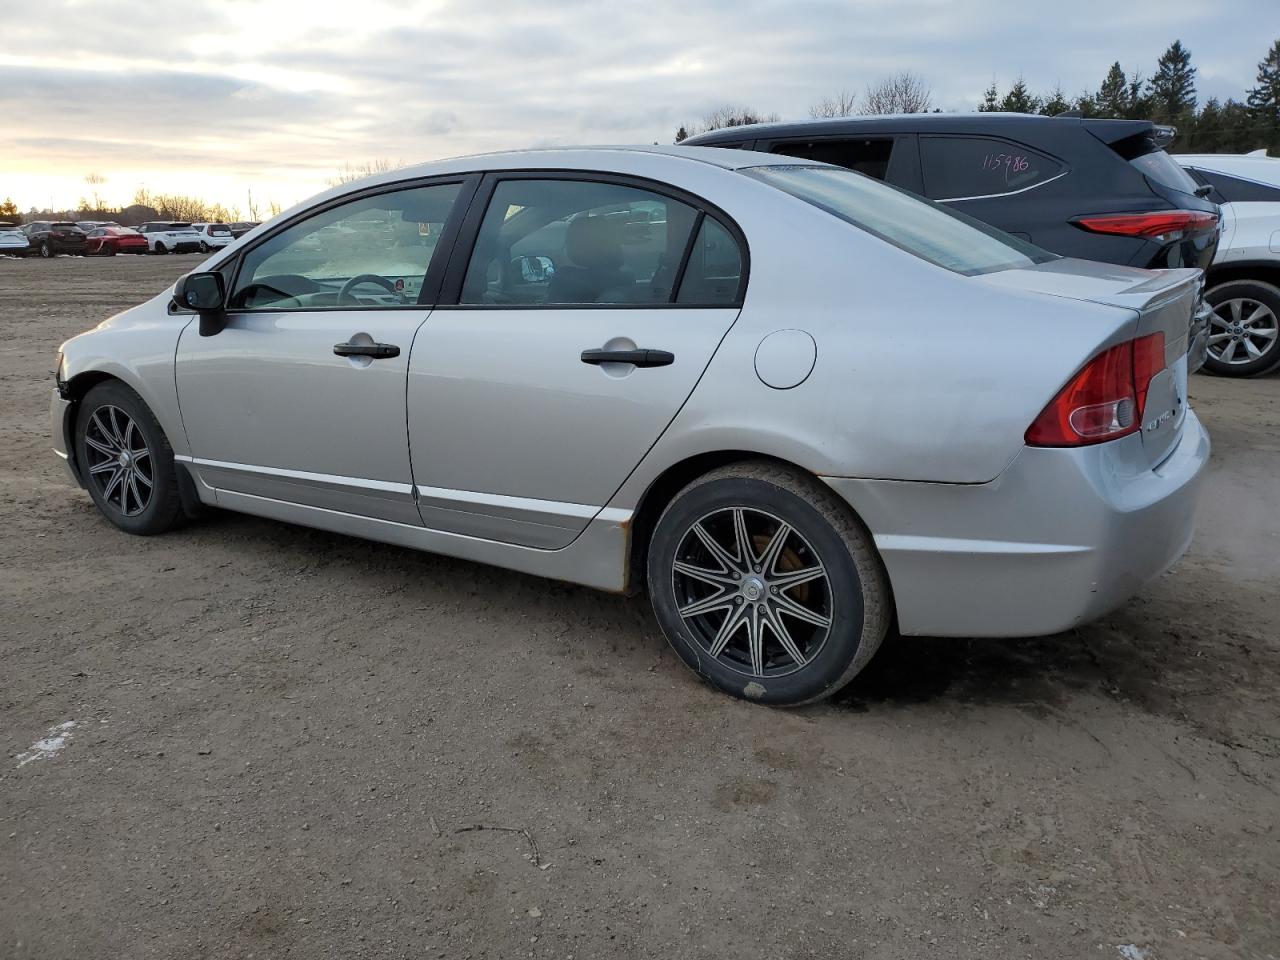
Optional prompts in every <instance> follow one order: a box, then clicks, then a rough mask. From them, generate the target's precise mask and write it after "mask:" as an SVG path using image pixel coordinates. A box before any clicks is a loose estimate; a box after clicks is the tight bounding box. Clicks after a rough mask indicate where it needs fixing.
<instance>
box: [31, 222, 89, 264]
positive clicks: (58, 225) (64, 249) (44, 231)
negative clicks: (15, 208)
mask: <svg viewBox="0 0 1280 960" xmlns="http://www.w3.org/2000/svg"><path fill="white" fill-rule="evenodd" d="M22 232H23V233H25V234H26V235H27V244H28V247H29V249H30V250H32V251H34V252H36V253H38V254H40V256H42V257H52V256H53V255H54V254H58V253H78V254H80V255H81V256H84V245H85V232H84V231H83V230H81V229H80V228H79V227H77V226H76V225H75V224H74V223H71V222H70V221H63V220H56V221H50V220H37V221H35V222H34V223H28V224H26V225H25V226H23V228H22Z"/></svg>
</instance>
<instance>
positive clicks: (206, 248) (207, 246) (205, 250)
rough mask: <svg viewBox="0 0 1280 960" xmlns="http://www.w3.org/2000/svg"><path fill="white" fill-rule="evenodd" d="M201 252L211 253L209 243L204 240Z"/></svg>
mask: <svg viewBox="0 0 1280 960" xmlns="http://www.w3.org/2000/svg"><path fill="white" fill-rule="evenodd" d="M200 252H201V253H208V252H209V245H208V244H207V243H205V242H204V241H203V240H201V241H200Z"/></svg>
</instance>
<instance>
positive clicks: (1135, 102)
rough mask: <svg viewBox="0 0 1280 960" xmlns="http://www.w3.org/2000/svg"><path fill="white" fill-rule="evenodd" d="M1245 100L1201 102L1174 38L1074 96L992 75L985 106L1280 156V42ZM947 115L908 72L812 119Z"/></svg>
mask: <svg viewBox="0 0 1280 960" xmlns="http://www.w3.org/2000/svg"><path fill="white" fill-rule="evenodd" d="M1243 94H1244V99H1242V100H1236V99H1235V98H1232V97H1229V98H1227V100H1225V101H1220V100H1219V99H1218V98H1217V97H1210V98H1209V99H1208V100H1206V101H1205V102H1204V103H1203V104H1200V103H1199V102H1198V99H1197V97H1196V68H1195V66H1194V65H1193V64H1192V62H1191V51H1190V50H1188V49H1187V48H1186V47H1185V46H1183V44H1182V41H1180V40H1175V41H1174V42H1173V43H1172V44H1171V45H1170V46H1169V48H1168V49H1167V50H1165V52H1164V54H1163V55H1162V56H1161V57H1160V60H1159V62H1158V63H1157V64H1156V69H1155V72H1154V73H1153V74H1152V75H1151V76H1150V77H1147V76H1145V75H1144V74H1143V73H1142V71H1141V70H1134V72H1133V73H1132V74H1128V73H1126V72H1125V70H1124V68H1123V67H1122V66H1121V65H1120V63H1119V62H1118V61H1117V62H1116V63H1113V64H1112V65H1111V67H1110V69H1108V70H1107V73H1106V76H1104V77H1103V78H1102V83H1101V84H1100V85H1099V86H1098V89H1097V90H1096V91H1093V90H1085V91H1082V92H1081V93H1079V94H1077V95H1075V96H1069V95H1068V94H1067V93H1066V92H1065V91H1064V90H1063V89H1062V87H1061V85H1059V86H1058V87H1056V88H1055V89H1053V90H1051V91H1049V92H1048V93H1033V92H1032V91H1031V89H1030V88H1029V87H1028V86H1027V82H1026V80H1025V79H1023V78H1022V77H1019V78H1018V79H1017V80H1016V81H1014V83H1013V85H1012V86H1010V87H1009V89H1008V90H1007V91H1004V92H1001V90H1000V87H999V85H998V84H997V83H996V82H995V81H994V80H993V81H992V82H991V86H990V87H988V88H987V91H986V94H985V95H984V97H983V100H982V102H981V103H980V104H979V105H978V110H979V111H993V110H1003V111H1008V112H1011V113H1039V114H1044V115H1046V116H1055V115H1057V114H1060V113H1068V112H1071V111H1076V112H1078V113H1079V114H1080V115H1081V116H1085V117H1102V118H1107V119H1131V120H1154V121H1156V122H1157V123H1163V124H1172V125H1173V126H1175V127H1177V128H1178V136H1177V138H1176V139H1175V140H1174V142H1173V146H1172V147H1171V149H1172V150H1173V151H1174V152H1180V153H1247V152H1249V151H1250V150H1257V149H1258V148H1260V147H1265V148H1267V150H1268V151H1270V152H1272V153H1275V154H1278V155H1280V40H1276V41H1275V42H1274V43H1273V44H1272V45H1271V49H1270V50H1269V51H1268V52H1267V55H1266V56H1265V57H1264V58H1263V59H1262V60H1261V61H1260V62H1259V63H1258V74H1257V82H1256V83H1255V84H1254V86H1253V87H1251V88H1250V89H1249V90H1247V91H1243ZM929 111H932V112H934V113H938V112H941V111H939V110H938V109H937V108H936V107H934V105H933V96H932V91H931V90H930V88H929V85H928V84H927V83H926V82H925V81H924V80H923V79H922V78H920V77H918V76H916V75H915V74H913V73H911V72H910V71H908V70H903V71H899V72H898V73H897V74H895V75H893V76H891V77H888V78H886V79H883V80H880V81H879V82H877V83H874V84H872V85H870V86H869V87H867V89H866V90H865V91H864V92H863V93H861V94H858V93H856V92H854V91H850V90H847V89H846V90H840V91H838V92H836V93H834V94H832V95H829V96H825V97H822V98H821V99H819V100H816V101H815V102H814V103H813V104H812V105H810V107H809V116H810V117H813V118H815V119H817V118H823V117H848V116H855V115H858V114H877V113H925V112H929ZM777 119H778V115H777V114H776V113H769V112H767V111H764V110H760V109H758V108H756V107H742V106H735V107H720V108H718V109H716V110H713V111H711V112H710V113H708V114H707V115H706V116H704V117H703V118H702V121H701V122H700V123H686V124H682V125H681V127H680V129H679V130H677V131H676V136H675V141H676V143H679V142H681V141H682V140H684V139H685V138H686V137H689V136H692V135H693V134H695V133H702V132H703V131H707V130H717V129H720V128H722V127H738V126H744V125H747V124H752V123H762V122H769V121H772V120H777Z"/></svg>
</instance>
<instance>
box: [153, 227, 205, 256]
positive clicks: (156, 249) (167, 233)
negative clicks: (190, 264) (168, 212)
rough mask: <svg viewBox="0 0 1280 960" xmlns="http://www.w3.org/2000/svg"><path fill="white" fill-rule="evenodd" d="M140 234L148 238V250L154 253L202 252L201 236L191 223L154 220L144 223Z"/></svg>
mask: <svg viewBox="0 0 1280 960" xmlns="http://www.w3.org/2000/svg"><path fill="white" fill-rule="evenodd" d="M138 232H139V233H141V234H142V235H143V237H145V238H146V241H147V249H148V250H150V251H151V252H152V253H197V252H199V250H200V234H199V233H197V232H196V228H195V227H193V226H192V225H191V224H189V223H182V222H175V221H172V220H153V221H151V222H150V223H144V224H143V225H142V226H141V227H139V228H138Z"/></svg>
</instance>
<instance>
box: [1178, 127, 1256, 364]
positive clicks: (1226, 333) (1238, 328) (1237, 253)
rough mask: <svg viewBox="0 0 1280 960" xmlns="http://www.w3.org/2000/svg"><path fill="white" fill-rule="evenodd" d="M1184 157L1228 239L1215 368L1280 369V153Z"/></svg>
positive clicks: (1213, 299)
mask: <svg viewBox="0 0 1280 960" xmlns="http://www.w3.org/2000/svg"><path fill="white" fill-rule="evenodd" d="M1176 159H1177V161H1178V162H1179V163H1181V164H1182V165H1183V166H1184V167H1186V168H1187V172H1188V173H1190V174H1191V176H1192V177H1193V178H1194V179H1195V180H1196V182H1197V183H1199V184H1201V185H1203V186H1204V187H1205V188H1207V189H1208V190H1209V191H1210V192H1209V199H1210V200H1213V201H1215V202H1217V203H1219V204H1221V206H1222V242H1221V243H1219V244H1218V253H1217V255H1216V256H1215V257H1214V259H1213V264H1212V266H1210V267H1209V276H1208V284H1207V289H1206V291H1205V300H1206V301H1207V302H1208V303H1209V305H1210V306H1211V307H1212V308H1213V316H1212V318H1211V320H1210V326H1211V329H1210V333H1209V356H1208V359H1207V360H1206V361H1205V366H1206V367H1208V368H1209V369H1210V370H1212V371H1213V372H1214V373H1221V374H1225V375H1227V376H1234V377H1248V376H1254V375H1256V374H1261V373H1266V372H1267V371H1269V370H1273V369H1275V368H1276V367H1277V366H1280V157H1268V156H1267V152H1266V151H1265V150H1259V151H1257V152H1255V153H1250V154H1245V155H1243V156H1241V155H1232V154H1181V155H1179V156H1178V157H1177V158H1176Z"/></svg>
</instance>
